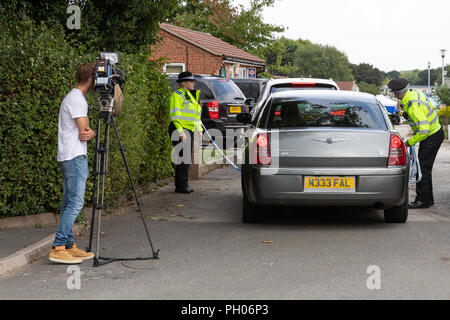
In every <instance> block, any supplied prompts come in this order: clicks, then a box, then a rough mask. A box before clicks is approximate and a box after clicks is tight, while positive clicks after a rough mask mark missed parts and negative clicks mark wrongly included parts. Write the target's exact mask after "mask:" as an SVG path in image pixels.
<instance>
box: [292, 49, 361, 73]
mask: <svg viewBox="0 0 450 320" xmlns="http://www.w3.org/2000/svg"><path fill="white" fill-rule="evenodd" d="M294 65H295V66H296V67H298V71H295V72H293V73H292V74H291V75H292V76H302V77H316V78H331V79H333V80H335V81H353V80H354V77H353V75H352V71H351V69H350V63H349V61H348V58H347V56H346V55H345V54H344V53H343V52H341V51H339V50H338V49H336V48H335V47H332V46H328V45H325V46H323V45H318V44H312V43H306V44H303V45H300V46H299V47H298V48H297V50H296V51H295V53H294Z"/></svg>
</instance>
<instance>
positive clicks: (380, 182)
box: [238, 90, 409, 223]
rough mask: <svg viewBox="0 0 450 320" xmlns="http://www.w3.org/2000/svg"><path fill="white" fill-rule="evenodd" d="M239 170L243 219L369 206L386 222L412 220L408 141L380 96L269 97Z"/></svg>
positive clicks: (245, 117)
mask: <svg viewBox="0 0 450 320" xmlns="http://www.w3.org/2000/svg"><path fill="white" fill-rule="evenodd" d="M238 121H241V122H244V123H246V124H247V125H248V128H249V132H251V133H250V134H249V140H248V142H247V144H246V147H245V149H244V154H245V157H244V159H245V161H244V163H243V165H242V192H243V221H244V222H257V221H260V220H261V218H262V217H261V210H260V209H261V207H263V206H370V207H374V208H376V209H380V210H384V217H385V221H386V222H397V223H403V222H405V221H406V220H407V217H408V174H409V161H408V155H407V152H406V148H405V144H404V143H403V140H402V138H401V137H400V136H399V134H398V132H397V131H395V130H394V128H393V126H392V124H391V122H390V120H389V118H388V116H387V114H386V112H385V111H384V110H383V107H382V106H381V105H380V103H379V102H378V101H377V99H376V98H375V96H373V95H370V94H365V93H357V92H349V91H334V90H321V91H318V90H300V91H282V92H277V93H274V94H272V95H271V96H270V97H269V99H267V102H266V104H265V105H264V106H262V109H261V112H259V116H258V117H257V118H256V119H252V115H250V114H242V115H240V116H239V118H238Z"/></svg>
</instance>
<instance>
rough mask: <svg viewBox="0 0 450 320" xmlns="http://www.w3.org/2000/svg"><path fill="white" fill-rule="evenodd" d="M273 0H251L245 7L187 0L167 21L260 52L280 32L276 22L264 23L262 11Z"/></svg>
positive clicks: (221, 1) (220, 1) (222, 1)
mask: <svg viewBox="0 0 450 320" xmlns="http://www.w3.org/2000/svg"><path fill="white" fill-rule="evenodd" d="M274 2H275V0H251V1H250V6H249V8H248V9H245V8H244V6H243V5H238V6H234V5H233V4H232V3H231V0H188V1H185V3H184V4H182V5H181V6H180V8H179V10H178V12H177V14H176V15H175V16H174V18H173V19H171V20H170V22H171V23H174V24H176V25H178V26H181V27H184V28H188V29H192V30H196V31H202V32H208V33H210V34H211V35H213V36H215V37H217V38H219V39H222V40H223V41H225V42H228V43H230V44H232V45H234V46H236V47H238V48H241V49H243V50H246V51H249V52H252V53H254V54H257V55H261V50H262V49H263V48H264V47H267V46H268V45H270V43H271V42H272V41H273V40H272V39H273V38H274V35H275V34H276V33H280V32H283V31H284V28H283V27H281V26H277V25H272V24H268V23H264V19H263V16H262V11H263V9H264V8H265V7H269V6H273V4H274Z"/></svg>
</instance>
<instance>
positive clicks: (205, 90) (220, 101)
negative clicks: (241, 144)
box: [169, 74, 249, 137]
mask: <svg viewBox="0 0 450 320" xmlns="http://www.w3.org/2000/svg"><path fill="white" fill-rule="evenodd" d="M194 77H195V78H196V80H197V81H196V82H195V87H194V90H200V104H201V105H202V122H203V124H204V125H205V127H206V129H218V130H220V131H221V132H222V134H223V136H224V137H225V134H226V130H227V129H233V130H236V129H242V128H245V127H246V126H245V125H243V124H242V123H240V122H237V121H236V116H237V115H238V114H240V113H247V112H249V108H248V106H247V105H246V104H245V100H246V98H245V96H244V94H243V93H242V91H241V90H240V89H239V88H238V86H236V84H235V83H234V82H233V81H231V80H230V79H224V78H219V77H215V76H206V75H198V74H194ZM177 78H178V75H169V80H170V87H171V89H172V92H173V91H175V90H176V89H177V88H178V84H177ZM193 96H194V97H195V94H193Z"/></svg>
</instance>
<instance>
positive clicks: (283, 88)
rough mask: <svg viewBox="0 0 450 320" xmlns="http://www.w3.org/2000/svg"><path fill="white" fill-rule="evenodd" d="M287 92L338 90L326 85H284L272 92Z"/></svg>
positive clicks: (276, 87)
mask: <svg viewBox="0 0 450 320" xmlns="http://www.w3.org/2000/svg"><path fill="white" fill-rule="evenodd" d="M287 90H337V89H336V87H335V86H333V85H331V84H326V83H310V84H309V83H297V84H296V83H284V84H278V85H275V86H273V87H272V88H271V92H272V93H275V92H281V91H287Z"/></svg>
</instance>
